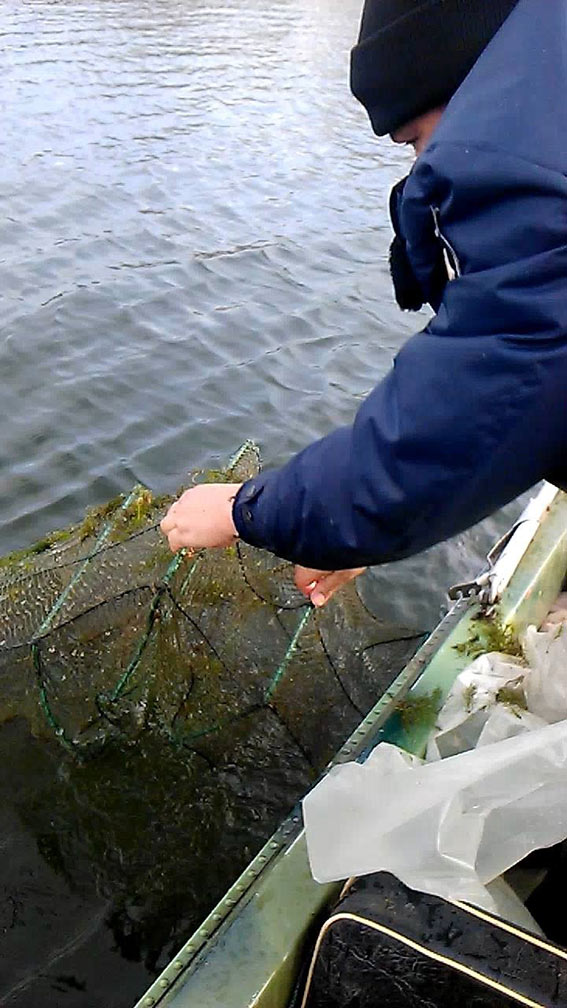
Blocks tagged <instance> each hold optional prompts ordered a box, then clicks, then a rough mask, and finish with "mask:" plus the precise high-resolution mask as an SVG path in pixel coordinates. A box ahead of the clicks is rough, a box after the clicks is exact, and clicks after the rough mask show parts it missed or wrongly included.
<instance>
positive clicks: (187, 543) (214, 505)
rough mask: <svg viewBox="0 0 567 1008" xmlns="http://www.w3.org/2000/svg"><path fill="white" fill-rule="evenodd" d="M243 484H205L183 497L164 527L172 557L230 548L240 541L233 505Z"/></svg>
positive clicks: (189, 491)
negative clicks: (179, 552) (181, 551)
mask: <svg viewBox="0 0 567 1008" xmlns="http://www.w3.org/2000/svg"><path fill="white" fill-rule="evenodd" d="M241 486H242V484H241V483H201V484H199V486H195V487H192V488H191V489H190V490H186V491H185V493H183V494H181V497H180V498H179V500H176V501H175V503H174V504H172V505H171V507H170V509H169V511H168V512H167V514H166V516H165V518H164V519H163V521H162V522H161V524H160V527H161V530H162V532H163V533H164V535H166V536H167V539H168V542H169V548H170V549H171V551H172V553H175V552H176V551H177V550H179V549H182V548H183V547H186V548H187V549H190V550H191V549H203V548H211V547H214V546H230V545H231V543H233V542H234V540H235V539H237V538H238V533H237V531H236V526H235V524H234V522H233V520H232V505H233V502H234V498H235V497H236V494H237V493H238V491H239V490H240V487H241Z"/></svg>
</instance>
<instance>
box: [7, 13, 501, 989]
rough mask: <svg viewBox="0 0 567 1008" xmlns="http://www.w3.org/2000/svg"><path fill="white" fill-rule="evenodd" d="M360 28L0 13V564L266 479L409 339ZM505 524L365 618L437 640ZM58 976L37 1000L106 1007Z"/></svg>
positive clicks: (398, 161) (23, 863) (43, 766)
mask: <svg viewBox="0 0 567 1008" xmlns="http://www.w3.org/2000/svg"><path fill="white" fill-rule="evenodd" d="M359 12H360V3H359V0H272V2H271V3H269V4H268V3H266V2H265V0H222V2H220V0H219V2H214V0H207V2H205V0H182V2H180V0H161V2H160V3H159V4H157V5H156V4H155V3H149V2H147V0H135V2H134V0H106V2H105V0H82V2H81V0H57V2H49V0H25V2H21V0H17V2H14V0H4V4H3V7H2V26H1V29H0V30H1V33H2V47H1V48H2V55H1V56H0V61H1V64H0V65H1V67H2V73H1V75H0V100H1V106H2V130H1V132H0V159H1V160H0V163H1V165H2V168H1V169H0V174H1V191H2V203H3V212H2V224H1V227H0V271H1V282H0V291H1V292H2V301H1V304H0V370H1V375H2V395H1V397H0V414H1V423H2V435H3V436H2V446H1V449H0V451H1V455H0V552H6V551H8V550H11V549H13V548H16V547H19V546H22V545H25V544H26V543H29V542H31V541H33V540H35V539H37V538H39V537H40V536H41V535H42V534H44V533H45V532H47V531H49V530H51V529H53V528H56V527H61V526H64V525H66V524H67V523H69V522H71V521H75V520H77V519H78V518H79V517H80V516H81V515H82V514H83V512H84V510H85V508H86V507H88V506H92V505H94V504H98V503H102V502H103V501H105V500H106V499H107V498H109V497H112V496H114V495H115V494H116V493H117V491H122V490H127V489H129V488H130V487H131V486H132V484H133V483H135V482H136V481H141V482H143V483H146V484H147V485H149V486H150V487H152V488H154V489H156V490H159V491H163V490H173V489H174V488H175V487H176V486H177V485H179V484H180V483H181V482H183V479H184V476H185V473H186V471H187V470H189V469H192V468H195V467H201V466H202V467H207V468H208V467H210V466H215V465H218V464H219V463H222V462H223V461H224V460H226V459H227V457H228V456H229V455H230V454H231V453H232V452H233V451H234V450H235V449H236V448H237V447H238V445H239V444H240V443H241V442H242V441H243V440H244V439H246V438H253V439H255V440H256V441H257V442H258V443H259V444H260V445H261V449H262V455H263V459H264V462H265V464H266V465H274V464H278V463H281V462H283V461H284V460H285V459H286V458H287V457H289V455H290V454H291V453H292V452H294V451H296V450H298V449H300V448H301V447H303V446H304V445H305V444H307V443H308V442H309V441H311V440H313V439H314V438H316V437H319V436H320V435H322V434H324V433H325V432H326V431H328V430H329V429H331V428H332V427H333V426H336V425H339V424H342V423H345V422H348V421H349V419H350V418H351V417H352V415H353V412H354V410H355V408H356V406H357V404H358V403H359V402H360V400H361V399H362V398H363V396H364V395H365V394H366V393H367V392H368V391H369V389H370V388H371V387H372V385H373V384H374V383H375V382H376V381H377V380H378V379H379V378H380V377H381V375H383V374H384V373H385V372H386V370H387V369H388V367H389V366H390V362H391V360H392V356H393V354H394V353H395V352H396V350H397V348H398V347H399V346H400V345H401V343H402V342H403V340H404V339H405V338H407V336H408V335H409V334H410V333H411V332H412V331H414V330H415V328H416V319H415V318H412V317H409V316H407V315H402V314H401V313H400V312H399V311H398V310H397V308H396V307H395V305H394V302H393V298H392V294H391V290H390V282H389V278H388V270H387V261H386V257H387V249H388V244H389V241H390V229H389V225H388V221H387V215H386V206H387V195H388V191H389V189H390V187H391V185H392V184H393V183H394V182H396V181H397V180H398V179H399V178H400V177H401V176H402V175H404V174H405V173H406V172H407V170H408V167H409V164H410V158H409V155H408V153H407V152H406V151H405V150H403V149H398V148H396V147H394V146H393V145H392V144H391V143H390V142H389V141H387V140H382V141H379V140H377V139H376V138H375V137H374V136H373V135H372V133H371V131H370V127H369V125H368V122H367V119H366V116H365V114H364V112H363V110H362V109H361V108H360V107H359V106H358V105H357V103H356V102H355V101H354V99H353V98H352V97H351V96H350V94H349V90H348V51H349V48H350V46H351V45H352V43H353V41H354V39H355V37H356V32H357V27H358V18H359ZM420 324H422V323H421V322H420V320H419V319H417V325H418V326H419V325H420ZM516 510H517V508H515V507H512V508H510V509H508V512H507V514H506V515H505V516H504V517H502V516H500V517H498V518H496V519H493V520H490V521H488V522H485V523H483V525H482V526H480V527H479V528H477V529H475V530H473V531H472V532H470V533H468V534H467V535H465V536H462V537H460V538H459V539H458V540H456V541H453V542H452V543H450V544H447V545H445V546H442V547H440V548H438V549H437V550H433V551H430V552H429V553H428V554H426V555H424V556H422V557H419V558H416V559H414V560H412V561H409V562H407V563H404V564H399V565H396V566H395V567H394V568H392V567H388V568H383V569H382V570H380V571H377V572H375V573H374V575H373V580H372V582H371V584H370V587H369V592H370V594H371V595H372V598H373V600H374V604H375V605H376V606H378V607H379V608H381V611H382V614H383V615H384V616H385V617H386V618H390V617H392V618H395V619H400V620H401V621H403V622H405V623H406V624H408V625H410V626H413V627H416V628H419V629H427V628H429V627H431V626H432V625H433V624H434V623H435V620H436V616H437V614H438V612H439V608H440V606H441V604H442V601H443V592H444V589H445V588H446V586H447V583H448V582H449V581H451V580H456V579H459V578H461V577H466V576H469V575H471V574H473V573H474V572H475V571H476V569H477V568H478V567H479V566H480V564H481V560H482V556H483V554H484V552H485V550H486V548H487V546H488V545H489V543H490V542H491V540H492V539H493V537H494V535H495V534H496V532H497V530H500V529H501V528H502V527H503V525H504V524H505V523H506V521H507V519H508V518H509V516H510V515H511V514H513V513H515V511H516ZM3 732H4V734H3V735H2V740H1V749H2V752H3V767H2V773H3V774H4V775H6V781H7V782H8V783H9V784H10V787H11V786H12V784H11V781H10V759H11V758H12V757H11V754H13V753H17V754H19V755H18V760H19V762H18V766H22V765H24V763H25V760H26V759H28V760H29V774H30V776H29V778H26V780H25V781H23V782H22V788H23V792H25V793H27V791H29V790H30V789H31V790H33V789H34V788H35V789H36V790H35V791H34V792H33V793H34V794H35V793H36V791H37V788H38V787H41V789H43V794H47V793H49V786H48V784H47V783H46V781H52V780H53V779H54V775H56V774H57V773H60V769H61V768H60V764H59V762H58V757H57V756H56V755H54V754H53V753H51V752H44V751H42V752H41V753H39V752H38V751H36V749H34V746H33V745H32V746H31V749H30V752H29V756H26V755H25V753H26V752H27V746H28V743H29V740H27V741H26V733H25V730H24V729H23V728H22V726H21V725H20V726H18V725H12V726H9V725H8V726H5V728H4V729H3ZM22 760H23V761H24V763H22ZM38 782H39V783H38ZM8 783H6V782H5V786H6V788H7V789H8V790H7V791H5V793H6V794H8V792H9V793H10V794H12V797H13V807H8V808H7V809H6V810H5V812H4V813H3V815H4V817H5V822H4V823H3V827H2V829H3V835H4V836H5V837H7V838H8V840H9V839H10V837H12V838H13V837H15V836H18V837H19V838H20V839H19V840H18V855H17V859H16V862H14V871H15V872H20V873H22V877H23V876H24V875H26V872H27V873H28V875H29V874H30V873H31V874H32V875H33V873H34V872H36V874H37V876H38V878H39V877H40V876H41V871H43V868H42V867H41V866H42V860H41V849H40V848H38V847H37V843H36V841H35V840H33V839H32V835H35V833H37V830H35V833H34V829H33V828H32V827H31V825H30V824H29V823H28V826H29V829H28V831H27V832H26V828H23V827H22V822H21V817H20V818H18V800H17V799H16V797H14V794H15V792H14V791H13V789H12V790H10V788H8ZM36 804H37V803H36ZM28 805H29V802H28ZM32 805H33V801H32ZM32 818H33V817H32ZM24 827H25V824H24ZM22 829H23V832H22ZM67 881H68V880H67ZM91 882H92V880H90V881H89V885H91ZM60 883H61V887H60V896H59V897H58V899H60V900H61V901H62V902H63V904H64V901H65V900H69V899H71V900H75V901H77V900H78V901H79V904H80V900H81V899H82V898H83V895H82V894H81V886H80V884H79V883H77V882H76V880H75V882H74V886H75V888H74V889H73V892H72V895H71V896H70V895H69V889H68V886H67V887H66V884H65V880H64V879H63V878H61V879H60ZM38 884H40V883H38ZM50 884H52V883H50ZM85 884H86V883H85ZM57 891H58V890H57V887H55V888H54V890H53V892H54V893H56V892H57ZM10 898H11V899H15V897H10ZM1 900H2V893H1V892H0V901H1ZM54 900H55V896H54ZM16 904H17V900H16V903H14V904H12V903H10V901H9V900H8V898H7V897H6V898H5V909H4V910H3V914H4V917H5V918H6V921H7V923H6V922H4V926H5V927H10V928H12V927H13V926H15V923H14V922H16V923H19V924H21V923H22V918H21V917H20V918H18V912H17V906H16ZM79 904H77V905H76V906H75V907H74V916H73V920H76V919H80V914H81V912H82V911H81V905H79ZM2 906H4V904H2ZM14 907H16V909H14ZM88 912H89V913H91V910H89V911H88ZM98 912H99V913H100V914H101V915H102V916H101V919H102V917H103V916H104V914H105V913H106V914H108V907H107V905H106V904H103V903H101V905H100V907H99V910H98ZM60 916H61V908H60V906H59V908H58V910H57V912H55V909H54V919H55V917H60ZM4 917H2V918H1V919H0V924H2V922H3V921H4ZM91 923H92V922H91ZM89 927H90V924H89V925H88V926H87V924H85V926H84V928H83V930H81V927H77V930H76V931H75V932H74V933H67V932H66V931H65V928H63V930H62V931H61V938H60V942H59V945H58V946H57V948H58V950H59V951H58V953H57V954H60V957H62V958H63V959H64V957H65V955H66V954H67V953H66V952H65V949H67V951H68V948H69V947H71V946H73V943H75V946H77V945H79V946H80V945H81V942H82V943H83V944H84V945H85V946H88V943H89V941H90V940H91V939H90V937H89V935H90V934H91V932H90V931H89ZM93 927H94V925H93ZM95 931H96V928H95ZM93 933H94V932H93ZM96 933H97V934H98V932H96ZM21 935H22V938H21V945H22V957H23V958H22V963H23V964H24V965H23V966H22V971H23V972H22V977H24V979H21V978H20V980H18V981H17V982H16V981H14V980H13V978H12V980H10V983H11V984H12V986H11V987H10V985H9V984H8V986H7V987H5V988H4V997H5V998H7V1000H5V1002H2V1003H6V1004H10V1005H12V1004H13V1005H16V1004H17V1005H26V1008H31V1006H32V1005H35V1004H36V1003H37V1004H38V1005H39V1004H42V1005H43V1004H45V1003H46V1000H45V997H46V995H45V988H44V987H42V983H43V980H42V977H44V974H45V971H46V970H47V969H48V966H49V964H46V963H43V964H42V963H38V962H37V960H36V959H35V957H34V954H33V948H32V947H31V946H30V943H29V937H28V939H27V941H26V933H25V929H23V930H22V932H21ZM95 944H96V942H95ZM73 947H74V946H73ZM62 950H63V951H62ZM53 954H54V955H55V952H54V953H53ZM26 956H27V959H26ZM28 960H29V962H28ZM26 962H28V965H27V966H26V965H25V963H26ZM24 966H25V968H24ZM152 966H155V963H154V964H149V966H148V964H146V966H144V964H143V963H141V964H140V963H137V964H135V966H134V965H133V964H132V962H128V963H127V964H126V962H125V964H124V970H125V971H126V972H125V973H123V974H122V973H121V974H120V977H121V978H122V979H117V980H116V983H115V984H114V981H112V984H111V985H110V986H111V987H112V990H117V989H119V988H120V985H121V984H123V985H124V986H123V991H124V993H123V995H120V997H118V995H117V999H115V1000H112V998H111V997H110V995H109V993H108V989H106V988H105V990H106V993H105V992H104V991H103V990H102V988H101V993H100V997H101V1000H100V1004H101V1005H102V1004H104V1005H105V1006H106V1008H109V1006H110V1004H111V1003H112V1005H114V1004H116V1005H118V1004H120V1005H124V1006H126V1005H128V1004H130V1003H131V1002H132V998H133V995H132V991H134V990H137V991H138V992H139V993H141V991H142V990H143V989H144V986H145V983H146V981H147V980H148V979H149V977H150V973H151V968H152ZM26 970H27V972H26ZM96 970H97V967H96V958H95V957H93V967H92V971H93V976H94V977H96ZM61 976H62V979H60V980H59V981H58V982H59V984H60V988H59V993H54V990H57V988H52V989H51V994H50V995H49V998H50V1000H48V1002H47V1003H49V1004H50V1005H58V1004H59V1003H61V1004H62V1005H63V1004H65V1005H68V1004H71V1003H73V1004H75V1003H77V1004H84V1005H85V1006H87V1005H89V1006H91V1005H95V1003H96V1004H97V1005H98V1004H99V1001H98V1000H97V1001H95V1000H93V999H92V995H90V994H89V995H87V994H84V995H82V994H81V990H82V988H81V986H80V984H81V983H83V981H82V980H77V979H76V978H73V977H69V976H67V974H66V973H65V970H64V969H63V972H62V974H61ZM126 976H127V980H124V979H123V977H126ZM26 978H27V979H26ZM30 978H31V979H30ZM38 978H39V979H38ZM40 981H41V982H40ZM85 982H86V981H85ZM92 983H93V980H92V979H90V980H89V990H92ZM77 984H79V986H78V987H77ZM34 985H35V986H34ZM109 989H110V988H109ZM8 990H11V991H12V994H11V995H10V996H8ZM34 991H35V993H34ZM71 997H72V998H73V1000H71ZM81 997H82V1000H81ZM120 998H122V1000H120Z"/></svg>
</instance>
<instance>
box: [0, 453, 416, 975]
mask: <svg viewBox="0 0 567 1008" xmlns="http://www.w3.org/2000/svg"><path fill="white" fill-rule="evenodd" d="M258 467H259V460H258V453H257V450H256V449H255V447H254V446H253V445H251V444H246V445H245V446H243V448H242V449H241V450H240V452H239V453H238V455H237V456H236V457H235V459H234V460H233V461H232V463H231V464H230V465H229V467H228V468H227V469H226V471H225V472H223V473H222V474H218V473H217V474H212V473H206V474H202V479H203V480H204V481H210V480H211V479H213V478H214V479H225V480H227V481H230V482H234V481H240V480H244V479H246V478H248V477H249V476H252V475H254V474H255V473H256V472H257V471H258ZM167 503H168V501H167V500H166V499H164V498H161V499H158V498H153V497H152V495H151V494H150V493H149V492H148V491H147V490H146V489H144V488H142V487H137V488H135V489H134V490H133V491H132V493H131V494H130V495H129V496H128V497H124V498H120V499H118V500H116V501H114V502H111V504H109V505H108V506H107V507H106V508H103V509H101V510H99V511H98V512H96V513H94V512H93V513H91V514H89V515H87V518H86V519H85V521H84V522H83V523H82V525H80V526H77V527H75V528H73V529H71V530H68V531H67V532H65V533H64V534H59V535H57V536H53V537H50V538H48V539H47V540H45V541H44V542H43V543H40V544H37V546H36V547H34V548H33V549H32V551H28V552H27V553H26V554H20V555H17V556H15V555H13V556H12V557H9V558H6V559H5V560H4V561H3V562H2V566H1V567H0V684H1V690H2V696H3V703H2V716H1V720H2V721H3V722H4V723H6V722H9V721H10V720H11V719H19V721H20V723H26V724H27V725H29V726H30V735H31V738H32V740H33V746H32V748H31V749H30V747H29V745H28V746H27V748H22V753H24V752H25V760H28V761H29V760H30V759H32V755H33V753H34V752H36V753H37V760H38V766H39V765H40V763H41V765H42V766H43V763H42V760H43V759H44V757H43V755H41V756H40V749H41V744H42V743H44V744H45V745H47V744H48V746H49V752H50V753H52V750H53V744H54V743H55V741H57V742H58V743H59V744H60V745H61V746H63V747H64V748H65V750H67V754H68V756H67V757H64V759H65V760H66V763H65V772H64V774H61V773H59V777H58V779H57V782H56V783H54V780H52V778H51V777H49V776H48V778H47V777H46V776H45V775H46V770H45V769H42V770H41V774H42V775H43V778H45V779H44V783H43V784H42V793H41V796H38V795H36V796H35V797H34V799H33V802H31V801H30V804H29V807H26V808H24V807H23V805H22V803H21V802H20V809H19V813H20V815H22V816H23V817H24V818H26V817H27V819H28V821H29V823H30V828H31V829H32V831H33V832H34V833H35V834H36V835H38V834H41V835H42V836H43V835H47V834H49V836H50V837H51V839H50V841H49V844H45V842H44V847H43V854H44V856H45V857H46V858H47V859H48V860H50V859H51V862H50V863H52V864H53V865H56V866H57V870H58V871H59V872H61V871H63V870H64V872H65V873H66V874H67V876H68V877H69V879H70V880H71V881H72V882H73V879H74V880H75V881H74V882H73V885H77V884H78V882H77V879H76V877H75V876H76V873H77V872H79V871H80V874H81V878H80V885H81V886H82V887H83V889H85V887H86V889H88V888H89V886H92V887H93V888H96V890H97V892H100V891H101V889H102V890H104V891H107V892H109V893H110V894H111V898H112V905H113V910H112V914H111V916H110V917H109V920H108V921H107V924H108V925H109V926H110V927H112V929H113V930H114V932H115V938H116V942H117V945H118V947H119V948H121V949H122V951H123V952H124V954H127V955H130V957H132V947H133V946H132V943H133V942H134V946H135V947H136V949H137V951H136V955H137V956H138V958H142V959H144V958H145V960H146V963H147V967H148V969H150V970H153V969H154V968H159V966H160V965H163V962H164V960H163V958H161V960H160V956H161V955H162V950H163V948H164V945H165V944H166V943H167V942H171V943H172V944H171V946H170V950H169V951H170V952H171V950H175V948H176V946H177V945H178V944H179V942H180V941H181V940H182V938H183V937H185V936H186V935H187V934H188V933H189V932H190V931H191V929H192V928H193V927H194V926H195V925H196V924H197V923H198V922H199V919H200V918H201V917H202V916H203V915H204V914H205V913H206V912H207V911H208V910H209V909H210V908H211V906H212V905H213V904H214V902H215V901H216V899H218V898H219V897H220V895H222V892H223V891H224V889H225V888H226V887H227V886H228V885H229V884H230V883H231V882H232V881H233V879H234V877H235V875H236V874H237V872H238V871H239V870H240V869H241V868H242V867H243V865H244V864H245V863H246V860H247V859H249V858H250V857H251V856H252V855H253V854H254V853H255V851H256V850H257V849H258V848H259V847H260V846H261V844H262V843H263V842H264V841H265V839H266V838H267V836H268V835H269V833H270V832H271V830H272V829H273V828H274V827H275V826H276V825H277V822H278V820H279V819H280V818H281V817H282V816H283V815H284V814H286V813H287V812H288V811H289V810H290V808H291V807H292V805H293V804H294V802H295V801H296V800H297V799H298V798H299V797H300V795H301V793H302V792H303V791H304V790H306V788H307V787H309V785H310V784H311V783H312V782H313V780H314V779H315V778H316V776H317V775H318V774H319V773H320V772H321V770H322V769H323V768H324V766H325V765H326V763H327V762H328V760H329V759H330V758H331V757H332V755H333V754H334V752H335V751H336V750H337V749H338V748H339V746H340V745H341V743H342V742H343V741H344V739H345V738H346V737H347V736H348V734H349V733H350V732H351V731H352V730H353V729H354V727H355V726H356V725H357V724H358V722H359V721H360V720H361V718H362V717H363V716H364V715H365V714H366V713H367V711H368V710H369V709H370V707H371V706H372V705H373V704H374V703H375V701H376V699H377V697H378V696H379V695H380V694H381V693H382V692H383V691H384V689H385V688H386V687H387V686H388V685H389V683H390V682H391V680H392V679H393V678H394V676H395V675H397V673H398V672H399V671H400V669H401V668H402V667H403V665H404V664H405V662H406V661H407V660H408V658H409V657H410V656H411V655H412V654H413V653H414V651H415V650H416V647H417V646H418V644H419V643H420V641H421V639H422V637H421V635H420V634H419V633H417V632H416V631H415V630H411V629H406V628H404V627H400V626H394V625H392V624H391V623H388V622H385V621H382V620H380V619H379V618H378V617H377V616H376V615H375V614H373V613H372V612H370V611H369V610H368V609H367V608H366V606H365V605H364V603H363V601H362V600H361V598H360V596H359V593H358V590H357V585H356V583H355V582H353V583H351V584H350V585H349V586H347V587H346V588H345V589H344V590H342V591H341V592H340V593H339V594H338V595H337V596H336V597H335V598H334V599H333V600H332V602H331V603H330V604H329V605H328V606H326V607H324V608H323V609H321V610H315V609H313V608H312V607H311V605H310V604H309V603H308V602H307V601H306V600H305V598H304V596H303V595H301V594H300V593H299V592H298V591H297V589H296V587H295V585H294V581H293V568H292V566H291V565H290V564H287V563H282V562H281V561H279V560H278V559H277V558H275V557H273V556H271V555H270V554H267V553H264V552H262V551H258V550H255V549H253V548H251V547H249V546H247V545H246V544H244V543H242V542H238V543H237V544H236V545H235V546H233V547H230V548H228V549H225V550H211V551H202V552H200V553H198V554H196V555H194V556H192V557H189V556H185V555H183V554H177V555H175V556H172V554H171V553H170V552H169V549H168V547H167V543H166V542H165V540H164V537H163V535H162V534H161V532H160V530H159V519H160V517H161V516H162V515H163V512H164V509H165V507H166V506H167ZM10 746H11V747H12V749H11V751H12V752H13V753H14V752H15V749H14V743H13V742H10ZM38 746H40V748H39V749H38ZM34 747H35V748H34ZM43 751H44V750H43V749H41V753H43ZM45 751H47V750H45ZM30 754H31V755H30ZM68 757H70V758H68ZM77 757H78V758H77ZM12 758H13V759H16V757H15V756H13V757H12ZM34 758H35V757H34ZM49 758H50V759H52V758H53V757H52V756H50V757H49ZM22 759H24V757H23V756H22ZM34 772H35V771H34ZM37 773H38V775H39V770H38V771H37ZM38 779H39V776H38ZM10 786H11V785H10ZM6 787H8V785H6ZM24 804H25V803H24ZM54 807H57V816H58V817H60V818H61V825H60V828H59V829H57V830H56V831H55V835H56V837H57V839H56V840H55V839H54V834H53V832H49V830H47V829H46V827H45V826H44V825H43V826H42V825H41V823H42V822H43V820H44V819H45V818H46V817H51V819H52V818H53V815H54V812H53V808H54ZM51 819H50V821H51ZM70 822H72V824H73V825H72V828H71V827H70V826H69V823H70ZM160 824H161V825H160ZM50 844H51V846H50ZM148 851H150V852H151V856H150V857H149V856H148ZM188 851H190V856H188ZM212 852H214V867H212V866H211V857H212ZM62 866H64V868H63V867H62ZM181 866H182V867H181ZM87 876H88V878H89V879H90V881H89V882H88V883H87V882H85V878H86V877H87ZM180 876H181V877H180ZM133 906H135V907H136V910H135V912H134V911H133V910H132V907H133ZM140 907H141V908H142V909H140ZM133 935H134V936H137V937H136V940H135V941H134V938H133ZM136 942H137V944H136ZM125 950H126V951H125ZM128 950H129V951H128Z"/></svg>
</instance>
